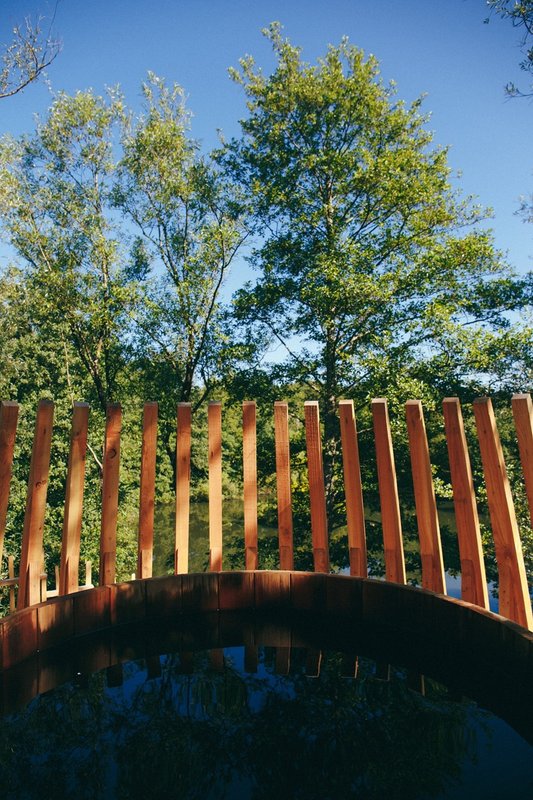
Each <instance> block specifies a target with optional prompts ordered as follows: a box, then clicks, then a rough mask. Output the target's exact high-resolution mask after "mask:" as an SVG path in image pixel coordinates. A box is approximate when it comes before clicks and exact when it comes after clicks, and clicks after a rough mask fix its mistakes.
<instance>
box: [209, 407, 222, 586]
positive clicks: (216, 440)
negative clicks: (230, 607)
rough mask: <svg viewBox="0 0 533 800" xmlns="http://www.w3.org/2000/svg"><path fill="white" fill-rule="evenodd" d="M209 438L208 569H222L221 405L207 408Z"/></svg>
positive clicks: (214, 570)
mask: <svg viewBox="0 0 533 800" xmlns="http://www.w3.org/2000/svg"><path fill="white" fill-rule="evenodd" d="M207 427H208V440H209V550H210V559H209V569H210V570H211V572H220V571H221V569H222V405H221V403H209V405H208V408H207Z"/></svg>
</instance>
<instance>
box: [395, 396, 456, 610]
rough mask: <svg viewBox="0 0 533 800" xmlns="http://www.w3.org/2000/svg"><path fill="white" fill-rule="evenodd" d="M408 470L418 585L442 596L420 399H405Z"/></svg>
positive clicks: (439, 552) (439, 553)
mask: <svg viewBox="0 0 533 800" xmlns="http://www.w3.org/2000/svg"><path fill="white" fill-rule="evenodd" d="M405 416H406V419H407V433H408V436H409V451H410V454H411V471H412V473H413V488H414V493H415V506H416V519H417V523H418V538H419V540H420V557H421V560H422V586H423V588H424V589H431V591H433V592H440V593H441V594H445V593H446V581H445V578H444V563H443V560H442V545H441V540H440V527H439V518H438V515H437V501H436V499H435V489H434V487H433V477H432V474H431V462H430V460H429V447H428V440H427V436H426V426H425V423H424V412H423V410H422V403H421V402H420V400H408V401H407V403H406V404H405Z"/></svg>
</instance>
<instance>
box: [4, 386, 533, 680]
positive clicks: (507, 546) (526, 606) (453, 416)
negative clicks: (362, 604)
mask: <svg viewBox="0 0 533 800" xmlns="http://www.w3.org/2000/svg"><path fill="white" fill-rule="evenodd" d="M512 404H513V413H514V418H515V427H516V432H517V438H518V445H519V449H520V457H521V462H522V467H523V472H524V482H525V487H526V493H527V497H528V501H529V505H530V510H531V515H532V521H533V409H532V403H531V398H530V397H529V395H517V396H515V397H513V403H512ZM443 408H444V422H445V431H446V439H447V444H448V451H449V458H450V472H451V481H452V487H453V493H454V505H455V513H456V522H457V533H458V540H459V551H460V559H461V572H462V599H463V600H464V601H466V602H468V603H471V604H473V606H474V605H475V606H477V607H478V608H479V609H487V608H488V594H487V584H486V578H485V570H484V565H483V553H482V548H481V537H480V531H479V520H478V514H477V508H476V501H475V495H474V487H473V481H472V471H471V468H470V461H469V454H468V448H467V444H466V438H465V433H464V427H463V421H462V415H461V408H460V404H459V401H458V400H457V399H456V398H447V399H445V400H444V403H443ZM157 410H158V409H157V404H156V403H147V404H146V405H145V407H144V416H143V439H142V458H141V478H140V483H141V492H140V509H139V546H138V569H137V577H138V578H139V579H143V580H145V579H148V578H151V576H152V550H153V535H154V524H153V521H154V497H155V478H156V442H157ZM304 412H305V429H306V443H307V459H308V470H309V493H310V507H311V540H312V549H313V559H314V569H315V572H317V573H328V572H329V553H328V521H327V516H326V504H325V495H324V476H323V467H322V452H321V440H320V421H319V413H318V404H317V403H315V402H308V403H305V408H304ZM17 413H18V407H17V405H16V404H14V403H3V404H2V406H1V409H0V555H1V552H2V548H3V538H4V531H5V523H6V513H7V506H8V494H9V482H10V476H11V467H12V459H13V448H14V440H15V432H16V425H17ZM372 414H373V423H374V433H375V446H376V460H377V469H378V482H379V492H380V498H381V520H382V529H383V543H384V556H385V569H386V579H387V581H388V582H390V583H392V584H396V585H397V586H395V588H394V590H393V589H389V590H388V591H390V592H393V591H394V592H399V589H398V585H399V586H401V585H402V584H404V583H405V563H404V557H403V542H402V529H401V519H400V512H399V498H398V489H397V481H396V472H395V464H394V453H393V447H392V438H391V431H390V424H389V417H388V410H387V402H386V400H384V399H376V400H373V401H372ZM474 414H475V420H476V427H477V433H478V440H479V446H480V451H481V457H482V463H483V470H484V476H485V484H486V490H487V496H488V505H489V512H490V518H491V524H492V530H493V535H494V542H495V551H496V558H497V562H498V570H499V592H500V614H501V615H502V616H503V617H506V618H507V619H509V620H512V621H514V622H515V623H517V624H518V625H520V626H522V627H523V628H524V629H529V630H531V629H532V628H533V617H532V612H531V601H530V597H529V593H528V586H527V580H526V573H525V567H524V559H523V554H522V549H521V543H520V536H519V530H518V525H517V521H516V515H515V512H514V506H513V500H512V497H511V492H510V487H509V481H508V479H507V475H506V471H505V464H504V460H503V455H502V449H501V445H500V441H499V436H498V431H497V428H496V423H495V418H494V413H493V410H492V405H491V401H490V400H489V399H487V398H483V399H480V400H476V401H475V402H474ZM339 417H340V429H341V439H342V453H343V466H344V478H345V495H346V511H347V522H348V552H347V561H348V560H349V564H350V574H351V575H352V576H353V577H359V578H361V579H364V578H366V576H367V560H366V542H365V526H364V508H363V495H362V487H361V476H360V463H359V452H358V447H357V429H356V421H355V415H354V407H353V402H352V401H349V400H343V401H341V402H340V404H339ZM88 418H89V408H88V406H87V405H86V404H84V403H76V404H75V405H74V409H73V420H72V433H71V447H70V455H69V460H68V467H67V481H66V497H65V514H64V524H63V535H62V550H61V566H60V574H59V586H58V594H59V595H70V594H71V593H75V592H77V590H78V588H80V587H79V585H78V573H79V553H80V534H81V522H82V505H83V490H84V475H85V455H86V446H87V429H88ZM406 418H407V430H408V437H409V448H410V456H411V466H412V474H413V484H414V490H415V504H416V513H417V520H418V529H419V539H420V552H421V560H422V586H423V589H425V590H429V591H432V592H436V593H438V594H442V593H444V592H445V584H444V567H443V559H442V549H441V542H440V532H439V523H438V517H437V511H436V503H435V492H434V488H433V482H432V475H431V464H430V456H429V449H428V442H427V437H426V433H425V426H424V417H423V411H422V405H421V403H420V401H418V400H410V401H408V403H407V404H406ZM288 420H289V417H288V406H287V403H275V404H274V430H275V451H276V477H277V497H278V531H279V552H280V566H281V568H282V569H288V570H292V568H293V563H294V559H293V538H292V533H293V530H292V508H291V482H290V480H291V479H290V452H289V424H288ZM52 423H53V403H52V402H51V401H49V400H43V401H41V402H40V403H39V407H38V409H37V419H36V426H35V437H34V443H33V450H32V458H31V465H30V475H29V481H28V495H27V504H26V513H25V520H24V529H23V536H22V550H21V555H20V570H19V572H20V577H19V578H18V579H17V578H15V577H14V576H13V577H11V578H10V579H8V580H7V581H5V580H4V581H2V582H1V583H3V584H4V585H6V584H8V585H9V586H10V587H11V589H12V590H13V587H14V586H15V585H16V584H17V583H18V584H19V589H18V600H17V608H18V611H17V613H16V614H14V615H13V616H12V617H9V618H7V619H6V620H5V621H4V622H3V623H2V636H3V653H4V666H9V665H10V664H13V663H14V661H13V658H14V657H13V656H12V655H11V654H12V653H19V652H22V651H23V652H24V653H25V654H26V656H27V655H30V654H31V652H32V651H35V652H36V651H37V650H39V649H40V647H41V645H42V642H41V639H42V637H43V636H45V635H48V634H46V631H48V623H46V624H44V623H41V622H39V620H41V621H42V620H43V619H44V620H48V619H55V616H54V615H55V614H58V615H59V616H58V620H61V619H63V618H64V619H65V622H64V626H65V628H64V629H65V633H66V635H68V636H70V635H71V628H70V627H69V626H71V625H72V624H75V623H73V622H72V619H74V620H75V619H76V613H75V609H82V608H86V607H87V608H89V609H91V608H93V605H94V609H95V611H94V613H98V614H104V616H105V615H106V614H107V615H108V618H109V619H112V614H114V613H115V612H114V611H113V608H114V606H113V603H114V600H113V598H115V597H117V598H119V597H120V598H125V597H128V596H129V595H128V593H127V592H126V590H124V589H120V591H119V590H118V589H117V590H111V589H109V588H108V587H109V586H111V585H113V584H114V583H115V580H116V576H115V562H116V521H117V510H118V489H119V461H120V426H121V409H120V406H119V405H112V406H109V408H108V412H107V421H106V432H105V444H104V459H103V488H102V524H101V546H100V576H101V582H102V583H103V584H105V586H103V587H102V588H101V589H96V590H93V591H89V592H86V593H85V594H82V595H79V594H76V595H75V599H73V600H72V602H69V601H68V600H67V599H65V600H62V601H61V602H58V601H57V600H54V599H52V598H50V599H49V600H48V601H47V602H48V603H50V605H49V606H46V605H42V604H40V603H41V600H44V599H45V598H46V576H45V575H43V527H44V521H45V519H44V518H45V507H46V487H47V480H48V469H49V461H50V446H51V438H52ZM191 424H192V420H191V407H190V405H188V404H180V405H179V406H178V410H177V445H176V462H177V470H176V471H177V477H176V537H175V548H174V550H175V558H174V563H175V573H179V574H184V573H187V572H188V538H189V480H190V453H191ZM221 431H222V409H221V405H220V403H210V404H209V409H208V439H209V541H210V569H211V571H213V572H218V571H219V570H221V566H222V546H223V543H222V471H221V458H222V451H221V442H222V438H221ZM243 476H244V549H245V561H246V568H247V569H250V570H256V569H257V568H258V567H259V566H260V563H259V560H258V548H257V467H256V408H255V403H254V402H246V403H244V404H243ZM262 574H263V573H259V572H258V573H257V575H256V579H255V580H256V581H259V582H261V581H262V580H264V579H263V578H262V577H260V576H261V575H262ZM268 574H270V573H268ZM279 575H280V580H281V579H282V578H281V576H282V575H283V573H279ZM294 575H297V573H294ZM204 577H205V586H206V590H207V589H209V591H208V594H207V596H206V597H204V596H203V595H202V594H201V593H200V594H198V589H197V588H195V592H194V597H198V603H199V604H200V605H199V607H200V608H201V607H202V604H204V603H206V602H207V603H209V602H210V601H209V592H211V591H212V587H213V586H215V584H216V580H215V579H214V578H212V577H209V576H204ZM43 579H44V580H43ZM295 579H296V578H295ZM159 580H160V581H161V580H163V583H162V584H161V583H159V584H158V583H157V582H155V583H154V584H151V583H150V584H148V583H147V584H146V586H148V585H150V586H152V585H153V586H154V587H156V586H158V585H163V586H164V585H167V584H165V583H164V580H168V579H159ZM194 580H195V583H194V586H195V587H198V586H201V585H203V584H202V583H201V581H200V578H199V577H198V576H195V578H194ZM221 580H228V579H227V578H223V577H222V574H221ZM270 580H274V578H270ZM283 580H285V578H283ZM198 581H200V583H198ZM131 585H132V586H137V585H142V586H144V585H145V584H137V583H132V584H131ZM168 585H169V586H173V585H174V584H173V583H172V581H170V582H169V583H168ZM178 585H179V586H186V585H188V584H187V578H185V577H184V578H182V579H181V583H180V582H176V586H178ZM216 585H217V586H218V584H216ZM254 585H255V586H256V590H255V591H256V592H257V586H258V585H260V586H262V585H263V584H262V583H256V584H254ZM313 585H314V584H313ZM354 585H355V584H354ZM358 585H359V584H358ZM360 585H362V584H360ZM366 585H367V584H365V586H366ZM373 585H374V584H373V583H369V584H368V586H373ZM376 585H378V586H381V587H382V586H383V584H381V583H378V584H376ZM136 591H137V590H136V589H135V590H133V589H132V592H133V594H132V595H131V597H132V602H133V599H134V598H135V597H136V594H135V592H136ZM143 591H144V589H143ZM152 591H153V590H152V589H150V592H152ZM172 591H174V590H172ZM181 591H182V590H181V589H180V592H181ZM365 591H367V592H370V591H371V590H370V589H365ZM374 591H375V592H378V594H379V593H383V597H385V596H387V597H388V596H389V595H385V591H386V590H385V589H383V588H381V589H375V590H374ZM413 591H414V592H415V594H414V595H412V592H411V590H409V592H408V593H407V594H405V595H404V594H402V593H401V592H400V593H399V594H398V597H399V598H402V597H404V596H409V597H411V596H413V597H417V596H419V597H420V598H421V599H420V607H421V608H422V607H423V606H424V603H426V604H427V603H428V602H429V601H427V600H426V599H423V598H426V597H427V596H428V595H426V594H425V593H422V592H420V590H413ZM417 591H418V594H417ZM380 596H381V594H380ZM170 597H172V594H171V596H170ZM206 598H207V599H206ZM143 602H144V601H143ZM147 602H148V601H147ZM165 602H166V601H165ZM402 602H403V601H402ZM412 602H413V603H414V605H413V612H414V614H415V618H416V614H418V613H419V612H418V611H417V610H416V608H417V606H416V603H417V601H412ZM102 603H103V604H104V606H105V605H106V604H108V605H109V607H108V608H107V609H105V608H102V607H101V604H102ZM37 604H40V605H38V608H32V607H33V606H37ZM455 605H457V604H454V603H453V601H451V600H450V601H448V602H447V604H445V607H446V608H455ZM473 606H469V607H468V608H469V613H472V608H473ZM457 607H460V606H459V605H458V606H457ZM69 608H72V609H74V611H73V612H72V613H74V616H73V617H72V615H71V612H69V611H68V609H69ZM47 609H48V610H47ZM390 611H391V619H393V620H394V619H397V613H398V612H394V608H391V609H390ZM79 613H81V612H79ZM79 613H78V617H79V618H80V619H84V618H85V617H86V616H87V615H89V616H88V619H91V614H92V613H93V612H92V611H83V613H82V614H81V617H80V616H79ZM439 613H440V612H439ZM479 613H480V614H481V612H479ZM47 615H51V616H47ZM69 615H70V616H69ZM489 618H490V619H491V620H492V619H493V618H492V617H487V615H486V614H483V615H481V616H480V619H481V620H483V621H484V620H486V619H489ZM461 619H462V617H461ZM495 619H499V620H500V621H499V623H498V625H500V626H503V627H501V630H505V631H508V630H510V628H509V627H508V626H507V627H505V625H504V624H503V622H502V620H501V618H496V617H494V620H495ZM28 620H30V621H28ZM69 620H70V621H69ZM38 622H39V624H38ZM43 624H44V627H43ZM91 624H92V623H91ZM461 624H462V623H461ZM483 624H484V623H483V622H480V623H479V625H480V627H482V625H483ZM494 624H496V623H494ZM51 630H52V631H53V633H50V636H52V637H53V638H57V637H58V636H60V635H61V633H60V632H61V630H63V628H62V624H60V622H57V623H55V622H54V624H53V625H52V628H51ZM446 630H447V631H448V629H446ZM513 630H514V629H513ZM69 631H70V633H69ZM79 632H80V631H77V633H79ZM476 635H477V634H476ZM498 635H500V634H498ZM524 635H525V634H524ZM517 641H518V640H517ZM520 641H522V639H520ZM524 641H526V639H524ZM527 641H529V639H527ZM20 648H22V650H20ZM32 648H33V650H32ZM15 660H16V661H19V660H20V658H19V657H18V656H17V657H16V659H15ZM524 663H525V662H524ZM528 663H529V666H531V662H528Z"/></svg>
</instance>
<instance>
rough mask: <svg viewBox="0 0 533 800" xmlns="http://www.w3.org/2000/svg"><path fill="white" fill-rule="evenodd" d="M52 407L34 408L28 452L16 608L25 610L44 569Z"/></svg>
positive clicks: (36, 595)
mask: <svg viewBox="0 0 533 800" xmlns="http://www.w3.org/2000/svg"><path fill="white" fill-rule="evenodd" d="M53 420H54V404H53V403H52V401H51V400H41V401H40V402H39V405H38V408H37V419H36V422H35V435H34V437H33V448H32V453H31V463H30V476H29V480H28V494H27V497H26V512H25V514H24V528H23V531H22V553H21V558H20V569H19V591H18V598H17V608H18V609H21V608H26V606H32V605H34V604H35V603H39V602H40V600H41V572H42V571H43V567H44V563H43V562H44V559H43V531H44V515H45V511H46V492H47V489H48V472H49V469H50V448H51V445H52V424H53Z"/></svg>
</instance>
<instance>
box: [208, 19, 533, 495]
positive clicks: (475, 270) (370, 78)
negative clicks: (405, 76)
mask: <svg viewBox="0 0 533 800" xmlns="http://www.w3.org/2000/svg"><path fill="white" fill-rule="evenodd" d="M265 33H266V35H267V37H268V38H269V40H270V41H271V43H272V47H273V49H274V53H275V55H276V57H277V66H276V69H275V71H274V72H273V73H272V74H271V75H270V76H268V77H266V76H264V75H263V74H262V72H261V71H259V70H256V69H255V64H254V61H253V59H252V58H251V57H247V58H245V59H243V60H241V62H240V66H241V69H240V70H232V73H231V74H232V77H233V78H234V80H236V81H237V82H238V83H240V84H241V85H242V87H243V88H244V91H245V93H246V95H247V98H248V109H249V114H248V117H247V118H246V119H245V120H244V121H242V122H241V126H242V138H241V139H240V140H233V141H231V142H230V143H229V144H228V145H227V146H226V148H225V150H224V151H223V152H222V153H221V155H220V157H221V160H222V161H223V163H224V164H225V165H226V168H227V169H228V170H229V172H230V174H231V175H232V177H233V178H234V179H235V180H238V181H240V182H241V184H242V185H243V186H244V187H246V190H247V191H248V193H249V194H250V196H251V201H250V202H251V214H252V215H253V219H254V221H255V224H256V228H257V231H258V232H259V233H260V235H261V236H262V240H261V243H260V245H259V246H258V248H257V249H256V250H255V253H254V255H253V260H254V261H255V263H256V266H257V267H258V269H259V271H260V278H259V280H258V281H257V282H256V284H255V285H254V286H252V285H248V286H247V287H246V288H244V289H243V290H241V291H239V292H238V293H237V296H236V312H237V315H238V316H239V318H240V319H241V320H242V321H243V323H245V324H246V325H247V326H248V328H249V329H250V328H252V329H255V330H257V331H258V332H259V331H265V330H266V331H268V332H269V333H270V336H271V337H272V338H273V339H275V340H278V341H279V342H281V343H282V344H283V345H284V346H285V348H286V352H287V358H286V360H285V362H284V363H283V364H281V365H279V364H278V365H275V366H274V368H273V369H274V372H275V374H277V375H278V377H280V376H283V377H284V378H285V380H287V381H297V382H305V384H306V386H307V390H308V392H309V393H310V394H311V396H314V397H317V398H318V399H319V401H320V404H321V410H322V414H323V419H324V440H325V448H324V457H325V473H326V482H327V486H328V494H329V498H330V504H331V501H332V497H333V494H334V492H333V486H334V464H335V461H336V458H337V442H338V433H337V418H336V406H337V401H338V399H339V398H340V397H342V396H343V395H344V396H352V397H355V398H356V399H357V400H359V401H360V402H364V403H366V402H367V401H368V399H369V397H371V396H376V394H377V393H379V392H384V393H386V394H387V396H391V394H392V395H396V396H400V397H401V396H402V395H403V396H405V394H406V392H409V393H410V392H413V393H414V392H417V393H420V392H421V391H423V389H422V387H423V386H424V385H425V381H426V379H425V378H424V377H423V376H422V375H421V370H420V365H421V364H422V363H424V364H426V365H428V364H431V363H432V362H433V363H434V364H435V366H436V369H435V370H432V374H433V375H435V374H437V375H439V376H441V379H442V378H443V377H444V376H443V374H442V373H443V370H446V371H447V374H448V375H454V376H457V375H460V376H461V379H462V380H463V381H464V380H465V376H467V375H468V374H470V375H471V376H475V377H476V378H477V379H478V382H479V381H480V373H490V372H491V364H490V363H487V362H488V359H487V352H488V350H487V348H488V347H489V345H492V346H493V344H494V337H495V335H497V334H498V333H499V332H500V331H505V333H506V337H507V340H506V343H505V342H504V341H502V351H501V352H505V350H506V349H509V348H511V350H512V349H513V348H515V349H516V347H517V346H519V345H520V343H521V342H522V341H523V337H524V334H523V332H522V331H520V330H519V329H517V330H516V331H515V329H514V328H513V326H512V325H511V324H510V322H509V320H508V318H507V316H506V311H508V310H517V309H520V308H521V307H522V306H523V304H524V302H525V295H526V293H527V282H526V281H522V282H521V281H518V280H516V279H515V278H514V277H513V275H512V272H511V270H510V269H509V268H508V267H507V266H506V265H505V264H504V262H503V260H502V258H501V256H500V254H498V253H497V252H496V251H495V250H494V247H493V244H492V239H491V235H490V233H488V232H487V231H486V230H481V229H479V228H476V227H475V223H477V222H478V221H479V220H481V219H482V217H483V212H482V211H481V209H479V208H478V207H476V206H475V205H473V204H472V202H471V201H470V200H469V199H461V198H460V197H459V196H458V195H457V193H456V192H454V191H453V190H452V188H451V186H450V169H449V167H448V165H447V154H446V150H445V149H440V148H432V147H431V140H432V134H431V133H430V132H429V131H428V130H427V128H426V122H427V117H425V116H423V115H422V114H421V112H420V100H416V101H415V102H414V103H412V104H411V105H410V106H406V105H405V104H404V103H403V102H401V101H398V100H396V99H395V96H394V95H395V92H394V86H392V85H391V86H384V85H383V83H382V82H381V81H380V79H379V73H378V64H377V62H376V60H375V59H374V58H373V57H369V58H368V59H367V60H365V58H364V55H363V53H362V52H361V51H360V50H358V49H357V48H356V47H354V46H353V45H351V44H349V43H348V41H347V40H346V39H344V40H343V41H342V42H341V44H340V45H339V46H338V47H330V48H329V50H328V52H327V55H326V56H325V58H323V59H321V60H320V61H319V62H318V65H316V66H310V65H309V64H307V63H305V62H303V61H302V59H301V55H300V50H299V49H298V48H297V47H294V46H293V45H292V44H290V42H289V41H288V40H285V39H283V38H282V35H281V29H280V26H279V25H278V24H272V25H271V26H270V28H269V29H268V30H267V31H266V32H265ZM472 226H474V227H472ZM295 342H296V344H295ZM441 385H442V384H441ZM411 396H412V395H411Z"/></svg>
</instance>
